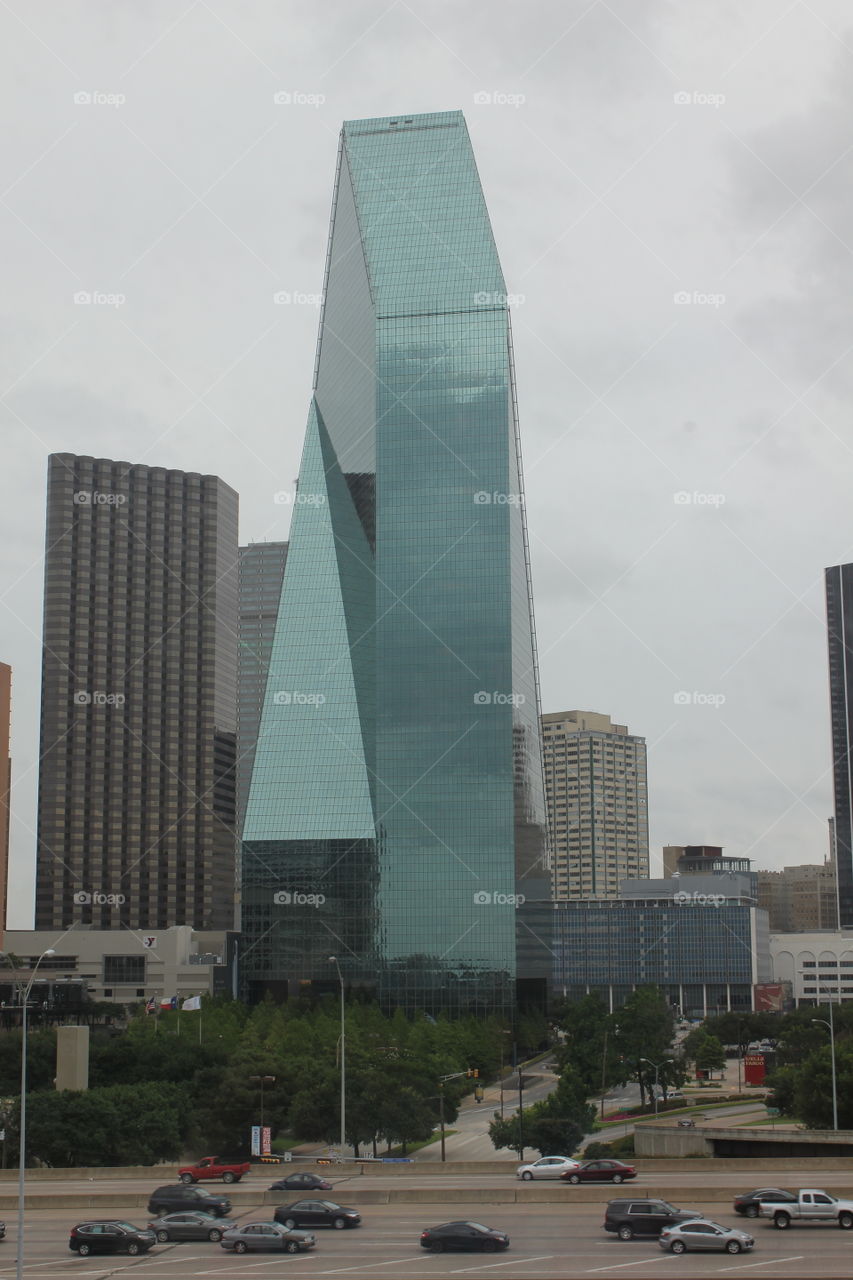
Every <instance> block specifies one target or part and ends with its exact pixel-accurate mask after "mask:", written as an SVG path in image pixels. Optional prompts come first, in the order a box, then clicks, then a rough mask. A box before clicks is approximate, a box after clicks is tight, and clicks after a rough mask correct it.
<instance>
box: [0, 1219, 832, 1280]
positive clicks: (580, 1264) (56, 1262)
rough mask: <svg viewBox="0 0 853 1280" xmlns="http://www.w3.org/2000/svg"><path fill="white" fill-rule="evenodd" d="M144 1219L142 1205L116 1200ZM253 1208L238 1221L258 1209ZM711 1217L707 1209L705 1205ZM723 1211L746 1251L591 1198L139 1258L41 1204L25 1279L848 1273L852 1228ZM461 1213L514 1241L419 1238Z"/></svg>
mask: <svg viewBox="0 0 853 1280" xmlns="http://www.w3.org/2000/svg"><path fill="white" fill-rule="evenodd" d="M111 1216H116V1217H123V1216H127V1217H129V1219H130V1221H136V1222H137V1223H138V1224H139V1225H142V1224H143V1222H144V1220H145V1216H144V1215H140V1214H139V1213H138V1211H129V1212H128V1214H127V1215H125V1214H123V1213H122V1211H121V1210H113V1213H112V1215H111ZM264 1216H265V1215H264V1214H262V1213H259V1212H257V1211H252V1212H251V1213H249V1214H245V1215H242V1219H243V1220H244V1221H248V1220H250V1219H259V1220H260V1219H262V1218H263V1217H264ZM709 1216H710V1214H709ZM714 1216H715V1217H716V1219H717V1220H718V1221H722V1222H724V1223H731V1224H734V1223H735V1221H738V1223H739V1225H741V1226H746V1227H747V1229H748V1230H750V1231H752V1232H753V1234H754V1235H755V1238H756V1246H755V1250H754V1251H753V1252H752V1253H748V1254H742V1255H740V1256H739V1257H731V1256H729V1255H728V1254H704V1255H700V1254H686V1255H684V1256H683V1257H680V1258H679V1257H673V1256H671V1255H669V1254H664V1253H663V1251H662V1250H661V1249H660V1246H659V1245H658V1244H657V1242H656V1241H638V1240H634V1241H630V1242H623V1241H620V1240H617V1239H615V1238H614V1237H612V1236H609V1235H606V1234H605V1232H604V1231H603V1230H602V1226H601V1223H602V1213H601V1210H600V1209H599V1208H598V1206H595V1207H593V1206H587V1207H586V1208H584V1209H580V1208H571V1207H567V1208H561V1207H559V1206H553V1207H552V1206H524V1207H522V1206H520V1205H514V1206H510V1205H501V1206H496V1207H494V1208H487V1209H486V1210H485V1211H484V1210H483V1208H482V1207H480V1208H476V1209H473V1210H471V1211H466V1207H465V1205H464V1203H461V1202H457V1203H455V1204H447V1205H433V1206H427V1207H426V1208H425V1209H424V1211H420V1210H419V1209H418V1208H417V1207H416V1206H414V1205H400V1206H397V1207H384V1208H375V1209H370V1210H367V1211H366V1212H365V1222H364V1225H363V1226H362V1227H360V1228H358V1229H356V1230H353V1231H333V1230H319V1231H318V1232H317V1238H318V1245H317V1248H316V1249H315V1250H314V1251H313V1252H312V1253H310V1254H302V1255H298V1256H295V1257H290V1256H287V1255H284V1256H282V1255H278V1254H249V1255H246V1256H245V1257H240V1258H238V1257H235V1256H233V1255H230V1254H226V1253H225V1251H224V1250H223V1249H222V1248H221V1247H220V1246H219V1245H214V1244H198V1245H194V1244H182V1245H157V1246H156V1247H155V1248H154V1249H152V1251H151V1252H150V1253H149V1254H147V1255H145V1256H144V1257H141V1258H135V1259H133V1258H123V1257H120V1256H119V1257H108V1258H102V1259H98V1258H91V1257H90V1258H83V1259H81V1258H78V1257H77V1256H76V1255H74V1254H72V1253H71V1252H70V1251H69V1250H68V1229H69V1227H71V1226H72V1225H73V1224H74V1222H77V1221H81V1220H82V1217H81V1216H80V1215H77V1216H75V1215H74V1214H73V1213H72V1214H69V1213H68V1211H64V1212H62V1211H57V1210H38V1211H35V1212H33V1213H31V1214H29V1215H28V1222H27V1253H26V1259H25V1269H24V1274H25V1275H26V1276H27V1280H64V1278H65V1277H67V1276H71V1277H75V1278H80V1280H107V1278H108V1277H115V1276H118V1277H121V1278H122V1280H201V1278H202V1277H204V1278H205V1280H209V1278H210V1277H213V1278H214V1280H219V1278H221V1280H233V1278H234V1277H242V1276H244V1275H245V1276H246V1278H247V1280H263V1277H265V1276H271V1277H272V1276H274V1277H278V1276H280V1275H282V1274H287V1273H290V1272H291V1271H293V1272H296V1273H298V1274H299V1275H300V1276H302V1277H307V1278H309V1280H313V1278H314V1277H324V1278H325V1277H341V1278H342V1280H343V1278H345V1277H350V1276H351V1277H353V1278H354V1280H376V1277H382V1278H383V1280H410V1278H411V1280H421V1277H423V1278H424V1280H432V1277H442V1278H443V1277H451V1276H453V1277H455V1276H470V1277H472V1280H580V1277H583V1278H584V1280H586V1278H587V1277H589V1278H590V1280H596V1278H597V1280H610V1278H611V1277H612V1280H624V1278H625V1277H627V1276H636V1277H637V1278H638V1280H659V1278H662V1277H665V1278H666V1280H670V1278H674V1277H680V1276H683V1275H689V1276H690V1277H691V1278H692V1277H696V1276H698V1277H700V1278H701V1277H710V1276H714V1277H720V1280H738V1278H739V1277H743V1278H744V1280H749V1278H750V1277H751V1276H753V1275H754V1276H766V1277H770V1278H771V1280H789V1278H790V1280H842V1278H843V1280H849V1276H850V1274H851V1245H853V1240H852V1239H851V1233H849V1232H844V1231H840V1230H839V1229H838V1228H837V1227H832V1226H826V1227H819V1226H815V1225H812V1226H806V1227H797V1228H792V1229H791V1230H790V1231H786V1232H780V1231H776V1230H775V1229H774V1228H773V1227H772V1226H770V1225H765V1224H764V1223H761V1222H759V1223H749V1224H745V1223H744V1222H743V1221H742V1220H738V1219H736V1218H735V1215H734V1214H733V1213H731V1212H730V1211H729V1212H726V1213H715V1215H714ZM459 1217H463V1218H464V1217H468V1218H472V1219H474V1220H476V1221H483V1222H485V1223H486V1224H487V1225H488V1226H493V1227H499V1228H501V1229H503V1230H506V1231H508V1232H509V1234H510V1237H511V1245H510V1249H509V1250H508V1252H507V1253H503V1254H498V1255H496V1256H494V1257H486V1256H484V1255H480V1254H464V1253H456V1254H444V1255H441V1256H438V1257H436V1256H433V1255H432V1254H428V1253H426V1252H425V1251H424V1250H422V1249H421V1248H420V1246H419V1244H418V1237H419V1233H420V1231H421V1230H422V1229H423V1228H424V1227H425V1226H432V1225H436V1224H437V1223H439V1222H442V1221H447V1220H449V1219H454V1218H459ZM7 1225H8V1226H9V1228H10V1230H9V1236H8V1237H7V1239H6V1240H5V1241H3V1242H2V1243H0V1277H5V1276H11V1275H13V1274H14V1270H15V1239H14V1235H15V1232H14V1226H13V1224H12V1223H11V1222H9V1223H8V1224H7Z"/></svg>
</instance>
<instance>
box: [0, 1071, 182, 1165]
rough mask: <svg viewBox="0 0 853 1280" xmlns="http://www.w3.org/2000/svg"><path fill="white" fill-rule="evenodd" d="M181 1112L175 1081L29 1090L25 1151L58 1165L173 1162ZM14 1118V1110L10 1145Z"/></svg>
mask: <svg viewBox="0 0 853 1280" xmlns="http://www.w3.org/2000/svg"><path fill="white" fill-rule="evenodd" d="M186 1113H187V1096H186V1091H185V1088H184V1087H183V1086H182V1085H175V1084H164V1083H154V1084H135V1085H113V1086H111V1087H110V1088H107V1089H80V1090H71V1089H66V1090H62V1091H61V1092H59V1093H57V1092H54V1091H51V1092H44V1093H34V1094H31V1095H29V1096H28V1098H27V1155H28V1158H29V1159H30V1160H35V1159H39V1160H41V1161H43V1162H44V1163H45V1164H50V1165H54V1166H56V1167H62V1168H74V1167H80V1166H103V1165H123V1164H156V1163H157V1162H158V1161H161V1160H176V1159H177V1158H178V1157H179V1156H180V1155H181V1152H182V1149H183V1143H184V1133H185V1125H186V1119H185V1117H186ZM19 1119H20V1111H19V1109H16V1112H15V1114H14V1116H13V1118H12V1123H11V1138H12V1142H13V1146H14V1147H15V1148H17V1144H18V1134H19ZM13 1158H14V1159H17V1154H16V1152H14V1153H13Z"/></svg>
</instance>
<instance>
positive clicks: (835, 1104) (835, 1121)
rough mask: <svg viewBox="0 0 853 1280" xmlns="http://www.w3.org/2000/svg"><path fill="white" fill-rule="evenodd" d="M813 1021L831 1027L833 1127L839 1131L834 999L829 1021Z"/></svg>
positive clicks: (819, 1019)
mask: <svg viewBox="0 0 853 1280" xmlns="http://www.w3.org/2000/svg"><path fill="white" fill-rule="evenodd" d="M812 1022H819V1023H821V1025H822V1026H824V1027H829V1050H830V1053H831V1054H832V1127H833V1129H835V1130H836V1132H837V1131H838V1091H837V1088H836V1082H835V1023H834V1021H833V1018H832V1001H831V1000H830V1002H829V1022H827V1021H826V1018H812Z"/></svg>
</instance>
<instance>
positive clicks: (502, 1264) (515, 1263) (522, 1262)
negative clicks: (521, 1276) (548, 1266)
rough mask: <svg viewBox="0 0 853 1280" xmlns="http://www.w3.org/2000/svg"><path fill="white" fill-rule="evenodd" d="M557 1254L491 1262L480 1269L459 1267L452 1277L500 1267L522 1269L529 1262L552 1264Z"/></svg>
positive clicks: (452, 1272) (452, 1273)
mask: <svg viewBox="0 0 853 1280" xmlns="http://www.w3.org/2000/svg"><path fill="white" fill-rule="evenodd" d="M556 1257H557V1254H556V1253H543V1254H541V1255H540V1256H539V1257H538V1258H513V1260H512V1261H511V1262H491V1263H486V1264H484V1265H483V1266H479V1267H457V1268H456V1270H455V1271H451V1272H450V1274H451V1275H452V1276H461V1275H464V1274H465V1272H466V1271H492V1270H496V1269H497V1268H498V1267H521V1266H526V1264H527V1263H528V1262H550V1260H551V1259H552V1258H556Z"/></svg>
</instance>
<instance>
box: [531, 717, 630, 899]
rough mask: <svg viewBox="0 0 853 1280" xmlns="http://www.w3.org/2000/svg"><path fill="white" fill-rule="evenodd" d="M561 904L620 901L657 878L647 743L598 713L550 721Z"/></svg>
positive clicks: (550, 785) (549, 777)
mask: <svg viewBox="0 0 853 1280" xmlns="http://www.w3.org/2000/svg"><path fill="white" fill-rule="evenodd" d="M542 730H543V735H544V743H545V788H546V794H547V797H548V811H549V819H550V827H551V850H552V856H553V863H554V897H555V898H557V899H568V900H570V901H571V900H574V901H581V902H586V901H594V900H604V899H616V898H618V897H619V881H620V880H626V879H631V880H636V879H639V878H641V877H646V876H648V874H649V816H648V797H647V779H646V740H645V738H640V737H637V736H636V735H634V734H629V732H628V729H627V727H626V726H625V725H624V724H613V722H612V721H611V719H610V717H609V716H605V715H599V714H597V713H596V712H594V711H557V712H549V713H548V714H547V715H543V717H542Z"/></svg>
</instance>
